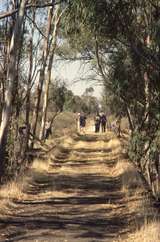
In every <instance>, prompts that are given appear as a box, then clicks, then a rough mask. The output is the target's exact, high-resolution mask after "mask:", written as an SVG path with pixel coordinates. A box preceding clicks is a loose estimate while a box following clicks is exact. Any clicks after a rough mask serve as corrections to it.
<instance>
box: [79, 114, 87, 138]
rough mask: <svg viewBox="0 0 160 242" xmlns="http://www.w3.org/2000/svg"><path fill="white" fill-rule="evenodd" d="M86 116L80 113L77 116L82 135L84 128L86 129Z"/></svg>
mask: <svg viewBox="0 0 160 242" xmlns="http://www.w3.org/2000/svg"><path fill="white" fill-rule="evenodd" d="M86 119H87V118H86V116H85V115H84V114H83V113H82V114H80V116H79V125H80V131H82V132H83V133H84V132H85V127H86Z"/></svg>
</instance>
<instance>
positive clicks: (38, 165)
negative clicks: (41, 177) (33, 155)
mask: <svg viewBox="0 0 160 242" xmlns="http://www.w3.org/2000/svg"><path fill="white" fill-rule="evenodd" d="M49 164H50V160H49V159H48V160H41V159H35V160H34V162H33V164H32V166H31V169H33V170H35V171H37V172H43V171H48V169H49Z"/></svg>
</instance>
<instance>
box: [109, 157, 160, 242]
mask: <svg viewBox="0 0 160 242" xmlns="http://www.w3.org/2000/svg"><path fill="white" fill-rule="evenodd" d="M113 175H114V176H120V177H121V182H122V192H123V193H124V194H125V196H126V204H127V206H128V211H129V212H130V213H131V214H132V213H133V212H135V211H136V213H137V214H138V215H139V216H140V217H141V218H142V220H143V221H144V224H143V226H141V227H140V225H139V222H140V221H139V220H138V218H137V219H136V221H135V226H136V227H137V229H136V231H135V232H134V233H131V234H129V235H128V238H127V239H126V238H125V239H119V240H117V241H116V242H123V241H125V242H160V233H159V230H160V221H159V220H158V216H157V211H156V209H154V208H153V206H152V204H151V199H150V195H149V194H148V195H147V193H146V190H145V188H144V186H143V182H142V180H141V178H140V175H139V173H138V172H137V171H136V169H135V167H134V166H133V165H132V164H131V163H130V162H129V161H127V160H123V159H121V160H119V162H118V163H117V164H116V166H115V167H114V171H113ZM148 217H150V221H149V220H148Z"/></svg>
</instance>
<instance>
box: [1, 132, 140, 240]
mask: <svg viewBox="0 0 160 242" xmlns="http://www.w3.org/2000/svg"><path fill="white" fill-rule="evenodd" d="M120 157H121V147H120V142H119V141H118V140H117V139H116V138H114V137H113V135H112V134H109V133H107V134H105V135H94V134H91V133H90V134H87V135H79V136H77V137H76V138H75V139H74V141H73V142H68V144H67V143H66V144H65V143H64V146H63V149H62V150H61V152H59V153H57V155H56V157H54V158H53V160H52V159H51V161H50V166H49V169H48V170H42V171H38V170H36V169H35V171H34V176H33V178H32V179H30V180H29V182H28V185H27V187H26V189H25V196H24V199H18V200H16V201H14V203H12V204H11V206H10V213H9V214H6V215H5V213H4V214H3V216H2V217H1V218H0V233H1V235H0V241H3V242H4V241H10V242H11V241H23V242H28V241H33V242H40V241H41V242H49V241H50V242H67V241H68V242H100V241H105V242H113V241H115V242H116V241H119V239H120V238H123V237H124V238H125V236H126V234H128V233H129V232H131V230H132V228H133V227H134V226H132V225H133V221H134V220H135V216H137V215H135V214H136V213H137V212H136V211H134V210H133V211H132V210H129V208H128V201H129V199H128V197H127V196H126V191H125V189H122V176H121V174H118V173H117V172H116V166H117V163H118V162H119V159H120ZM131 200H132V199H131ZM131 202H133V201H131ZM124 241H125V240H124Z"/></svg>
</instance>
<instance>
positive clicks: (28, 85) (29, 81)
mask: <svg viewBox="0 0 160 242" xmlns="http://www.w3.org/2000/svg"><path fill="white" fill-rule="evenodd" d="M32 15H33V22H34V21H35V9H33V12H32ZM33 36H34V24H33V25H32V30H31V37H30V42H29V73H28V81H27V94H26V133H27V137H26V144H25V151H27V150H28V145H29V144H28V143H29V135H30V128H31V127H30V96H31V93H30V92H31V82H32V70H33Z"/></svg>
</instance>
